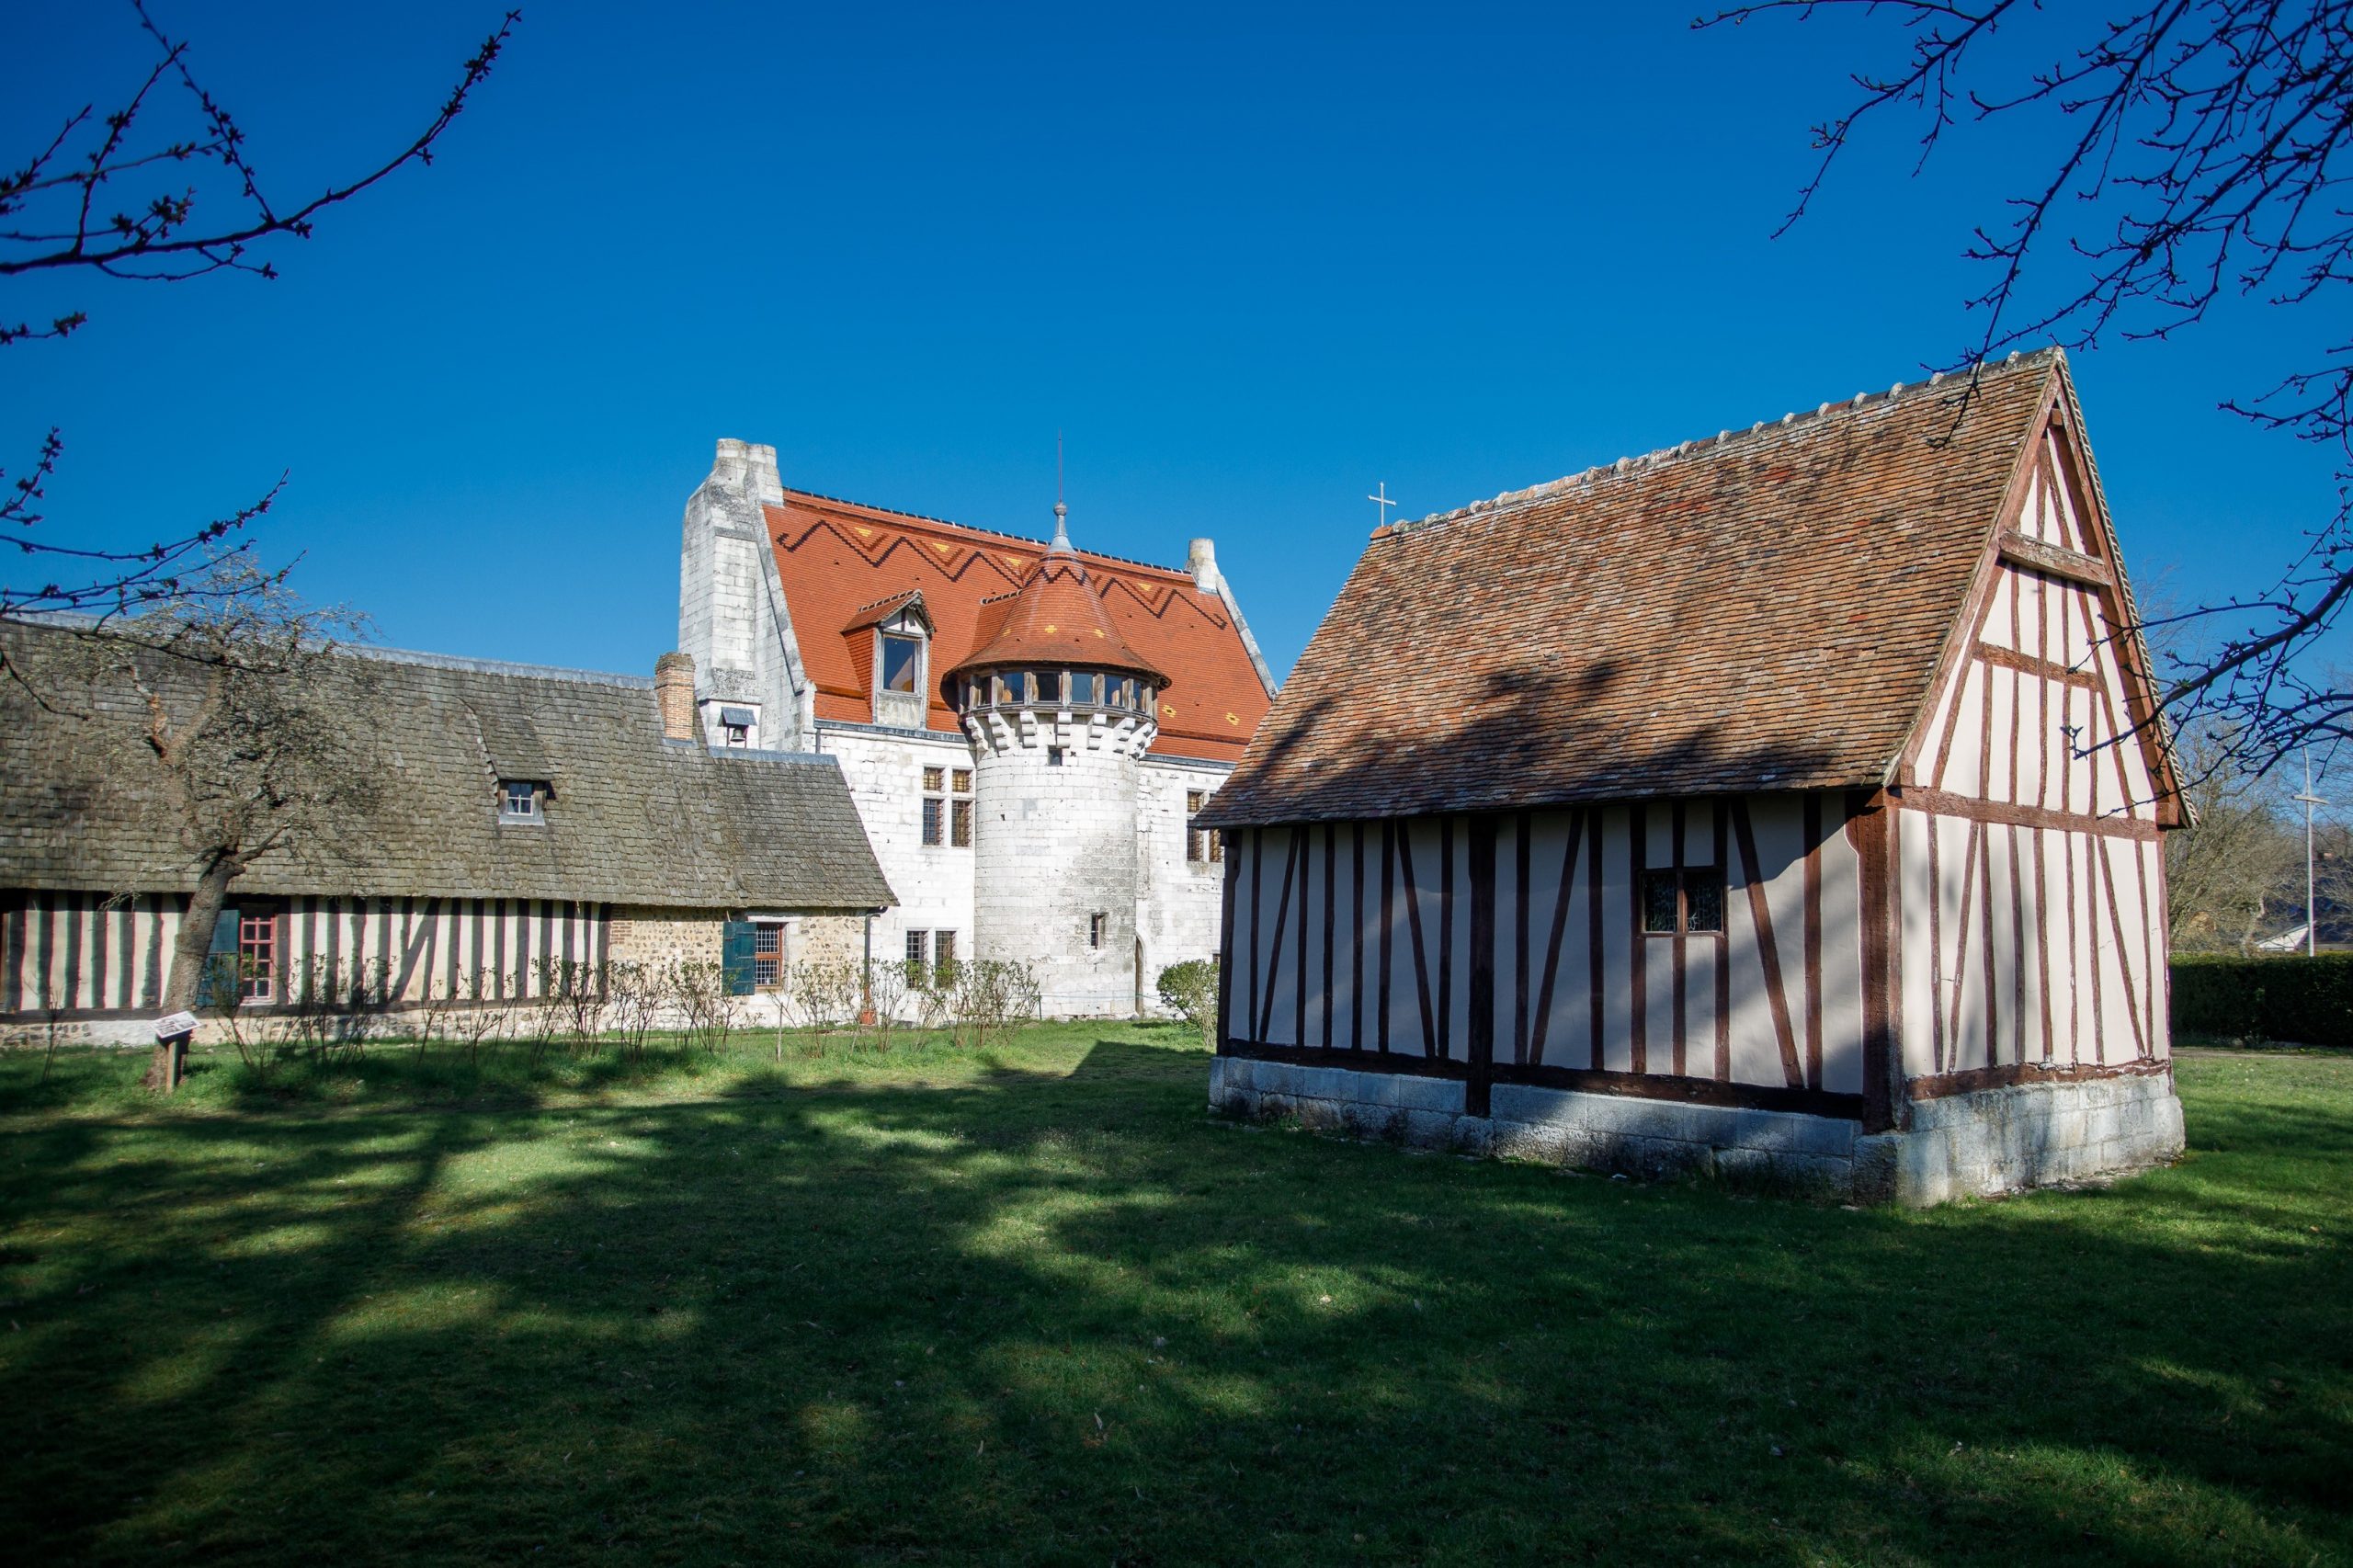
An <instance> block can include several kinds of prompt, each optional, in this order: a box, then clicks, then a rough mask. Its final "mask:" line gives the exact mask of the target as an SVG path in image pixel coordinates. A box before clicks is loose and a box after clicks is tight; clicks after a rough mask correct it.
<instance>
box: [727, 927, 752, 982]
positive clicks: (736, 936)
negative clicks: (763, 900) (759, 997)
mask: <svg viewBox="0 0 2353 1568" xmlns="http://www.w3.org/2000/svg"><path fill="white" fill-rule="evenodd" d="M719 951H720V968H721V970H722V972H723V973H724V974H725V976H726V979H727V994H729V995H730V996H749V995H750V994H752V923H751V922H750V921H748V920H730V921H728V922H727V923H726V924H725V925H724V926H722V927H720V939H719Z"/></svg>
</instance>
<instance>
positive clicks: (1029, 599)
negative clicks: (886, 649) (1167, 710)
mask: <svg viewBox="0 0 2353 1568" xmlns="http://www.w3.org/2000/svg"><path fill="white" fill-rule="evenodd" d="M981 608H982V616H981V619H980V621H979V622H978V624H977V625H976V626H975V628H974V631H973V640H974V641H975V642H977V643H978V644H979V646H978V647H976V648H974V649H973V650H972V653H969V654H967V655H965V657H964V658H962V659H961V660H959V661H958V662H957V663H956V665H954V666H953V667H951V668H950V669H949V671H948V674H949V676H950V677H953V676H958V675H961V674H963V673H964V672H965V671H967V670H984V669H1003V668H1006V667H1007V666H1009V665H1029V664H1048V665H1099V666H1101V667H1102V668H1104V669H1109V670H1118V671H1120V673H1121V674H1123V675H1136V676H1144V677H1145V678H1146V679H1148V680H1152V681H1155V682H1158V683H1160V684H1162V685H1165V684H1166V683H1167V679H1168V676H1167V675H1166V674H1165V672H1164V671H1161V670H1159V669H1156V668H1154V665H1153V663H1152V661H1151V660H1149V659H1147V658H1145V657H1144V656H1143V655H1142V654H1141V653H1137V652H1136V651H1135V650H1134V649H1133V648H1131V647H1129V646H1128V640H1127V639H1126V638H1125V637H1123V636H1121V635H1120V628H1119V626H1118V624H1117V623H1116V622H1115V621H1113V620H1112V619H1111V612H1110V611H1109V610H1108V609H1106V608H1104V607H1103V599H1102V597H1101V596H1100V595H1098V594H1097V593H1096V591H1095V585H1094V584H1093V583H1091V582H1089V581H1088V580H1087V573H1086V567H1085V566H1083V565H1081V564H1080V563H1079V560H1078V554H1077V552H1076V551H1074V550H1072V549H1071V548H1070V546H1069V545H1068V544H1067V543H1066V542H1064V541H1063V540H1060V539H1057V540H1055V542H1054V544H1053V545H1052V546H1051V547H1049V548H1048V550H1047V551H1046V554H1045V558H1044V559H1043V560H1041V561H1040V562H1039V563H1038V564H1037V565H1035V566H1033V567H1031V568H1030V569H1029V576H1028V577H1027V578H1026V579H1024V580H1023V582H1022V585H1021V586H1020V588H1019V590H1018V591H1017V592H1015V593H1013V594H1011V595H1008V596H1006V597H1003V598H996V599H989V600H986V601H984V602H983V605H982V607H981Z"/></svg>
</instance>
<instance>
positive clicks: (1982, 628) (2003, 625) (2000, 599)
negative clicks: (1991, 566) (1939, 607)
mask: <svg viewBox="0 0 2353 1568" xmlns="http://www.w3.org/2000/svg"><path fill="white" fill-rule="evenodd" d="M1991 590H1992V591H1991V592H1989V593H1988V594H1987V595H1986V596H1985V612H1984V620H1982V621H1981V622H1980V623H1979V624H1978V627H1977V641H1978V642H1984V643H1990V644H1992V645H1993V646H1995V647H1996V648H2011V649H2015V648H2017V646H2018V643H2017V642H2016V641H2015V640H2014V639H2013V638H2012V636H2011V634H2010V625H2011V617H2012V616H2013V615H2014V614H2015V613H2016V611H2017V608H2018V574H2017V573H2015V572H2013V571H2011V570H2010V569H2009V568H2008V567H2007V566H1997V567H1995V571H1994V581H1993V583H1992V585H1991Z"/></svg>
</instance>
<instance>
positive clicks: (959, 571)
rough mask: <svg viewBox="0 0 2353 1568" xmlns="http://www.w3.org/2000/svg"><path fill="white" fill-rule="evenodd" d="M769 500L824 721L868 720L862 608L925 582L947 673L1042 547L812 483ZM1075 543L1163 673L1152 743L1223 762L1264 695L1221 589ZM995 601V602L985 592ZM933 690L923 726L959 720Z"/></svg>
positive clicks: (1105, 599) (1127, 629)
mask: <svg viewBox="0 0 2353 1568" xmlns="http://www.w3.org/2000/svg"><path fill="white" fill-rule="evenodd" d="M767 526H768V535H769V537H770V539H772V540H774V541H775V548H776V562H777V570H778V572H779V574H780V576H781V577H782V579H783V583H784V597H785V606H786V608H787V610H788V611H789V612H790V615H791V617H792V625H793V630H794V631H795V633H796V635H797V636H798V638H799V641H800V644H801V663H802V664H803V665H805V666H806V668H807V669H808V672H809V675H810V677H811V679H813V681H814V682H815V683H816V687H817V717H818V718H820V719H830V720H835V721H842V722H851V723H866V722H871V721H872V719H873V716H874V714H873V708H872V704H871V699H870V696H869V688H868V685H867V673H866V663H867V658H868V645H869V642H870V638H869V635H868V634H867V633H866V632H864V631H851V630H849V628H850V626H851V623H852V622H853V621H854V620H860V619H862V615H861V612H871V611H872V610H873V609H874V608H876V607H877V606H878V605H880V604H883V603H887V602H890V601H892V600H894V599H898V598H901V597H903V596H904V595H906V594H908V593H912V592H917V591H919V592H921V593H922V595H923V602H924V608H925V609H926V612H927V613H928V614H929V615H930V617H931V620H932V626H933V629H934V630H933V637H932V651H931V667H932V670H933V671H934V673H935V674H937V675H939V676H945V675H946V674H947V672H949V670H952V669H954V668H956V667H957V666H958V665H961V664H964V663H966V662H967V661H968V660H969V659H970V658H971V656H972V653H973V652H974V651H975V650H976V649H977V648H979V647H980V646H981V645H982V644H983V642H985V641H988V640H989V638H990V637H993V636H995V634H996V633H997V632H1000V631H1003V630H1004V628H1005V626H1006V624H1007V621H1008V619H1009V618H1008V615H1007V611H1008V610H1009V609H1010V608H1011V602H1012V601H1011V600H1010V598H1009V596H1010V595H1011V594H1012V593H1013V592H1014V590H1016V589H1017V588H1018V587H1019V586H1020V585H1021V584H1022V583H1023V582H1024V581H1025V580H1026V579H1027V578H1028V577H1029V575H1030V573H1031V569H1032V568H1034V567H1036V566H1037V565H1038V564H1039V562H1040V561H1041V560H1042V559H1043V558H1044V556H1045V553H1046V546H1045V545H1044V544H1043V543H1042V542H1041V541H1039V540H1028V539H1019V538H1016V537H1014V536H1012V535H1009V534H1000V533H992V532H989V531H987V530H985V529H982V528H966V527H963V526H962V525H961V524H958V523H948V522H941V521H938V519H936V518H931V517H913V516H910V515H909V514H907V513H904V512H891V511H885V510H883V509H881V508H880V507H875V506H859V505H858V504H856V503H854V502H848V501H840V500H836V499H835V498H833V497H831V496H826V495H819V494H813V493H811V492H807V491H798V490H788V491H786V492H785V493H784V501H783V504H782V505H780V506H779V505H771V506H768V507H767ZM1075 553H1076V558H1077V560H1078V561H1079V562H1081V563H1082V564H1083V565H1084V566H1085V568H1086V575H1087V577H1088V578H1089V579H1090V580H1091V583H1092V585H1093V589H1094V591H1095V593H1096V594H1097V595H1099V596H1100V597H1099V604H1100V607H1101V610H1102V613H1103V614H1104V615H1105V616H1106V617H1107V618H1108V624H1109V626H1110V627H1111V628H1112V629H1113V631H1116V633H1117V634H1118V636H1119V637H1120V639H1122V640H1123V641H1124V642H1126V643H1127V645H1128V647H1129V648H1130V649H1131V651H1132V653H1134V655H1135V656H1136V657H1137V658H1138V659H1139V660H1141V661H1142V663H1143V665H1145V667H1146V668H1148V669H1151V670H1154V671H1155V672H1157V673H1160V674H1163V675H1165V676H1166V677H1167V679H1168V683H1169V684H1168V686H1167V687H1166V689H1165V690H1164V691H1163V692H1162V693H1161V698H1160V733H1159V736H1158V738H1157V739H1155V740H1154V742H1153V745H1152V749H1153V751H1154V754H1155V755H1160V756H1188V757H1200V758H1206V759H1210V760H1212V761H1220V762H1232V761H1233V760H1235V759H1236V758H1238V757H1240V756H1241V755H1242V751H1243V747H1244V745H1245V744H1246V743H1247V742H1248V740H1249V738H1250V733H1251V731H1252V730H1254V729H1256V727H1257V723H1258V721H1259V720H1260V719H1261V718H1262V717H1264V716H1265V714H1266V711H1267V703H1268V700H1269V699H1268V694H1267V687H1266V684H1265V682H1263V681H1261V680H1260V679H1259V678H1258V672H1257V667H1256V665H1255V664H1253V662H1252V661H1251V657H1250V652H1249V650H1248V649H1247V648H1246V647H1245V646H1244V644H1243V642H1242V630H1241V628H1240V627H1239V626H1238V625H1237V624H1236V623H1235V622H1234V619H1233V617H1232V616H1231V615H1229V614H1228V613H1227V612H1226V608H1225V603H1224V601H1223V599H1222V598H1221V597H1219V596H1218V595H1216V594H1214V593H1203V592H1202V591H1201V590H1200V589H1199V588H1198V587H1196V586H1195V585H1194V583H1193V578H1192V574H1190V573H1188V572H1180V571H1175V570H1172V569H1169V568H1166V567H1161V566H1146V565H1142V564H1141V563H1139V562H1132V561H1121V560H1120V559H1118V558H1117V557H1114V556H1107V555H1097V554H1094V553H1091V552H1089V551H1076V552H1075ZM992 599H995V600H998V601H1000V602H998V603H997V604H994V605H990V604H986V603H985V601H988V600H992ZM984 619H986V621H987V623H988V624H987V627H986V632H987V635H986V636H984V635H983V620H984ZM1050 619H1051V618H1050ZM863 624H864V625H867V626H871V625H872V624H873V623H872V621H871V620H864V621H863ZM1039 624H1040V626H1041V627H1042V626H1043V625H1044V624H1045V623H1044V622H1043V621H1041V622H1040V623H1039ZM1054 624H1055V625H1057V626H1060V625H1061V624H1062V622H1061V621H1060V620H1059V619H1055V620H1054ZM1024 656H1029V655H1024ZM1040 656H1043V655H1040ZM930 698H931V701H930V704H929V707H928V709H927V710H926V714H925V722H926V726H927V727H928V728H930V729H934V730H940V731H946V732H953V731H954V730H955V729H956V718H955V714H954V713H953V712H952V711H951V710H949V707H948V705H947V703H946V701H945V700H944V699H942V696H941V694H940V691H939V689H938V685H937V683H935V687H934V689H933V690H932V692H931V693H930Z"/></svg>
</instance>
